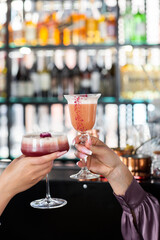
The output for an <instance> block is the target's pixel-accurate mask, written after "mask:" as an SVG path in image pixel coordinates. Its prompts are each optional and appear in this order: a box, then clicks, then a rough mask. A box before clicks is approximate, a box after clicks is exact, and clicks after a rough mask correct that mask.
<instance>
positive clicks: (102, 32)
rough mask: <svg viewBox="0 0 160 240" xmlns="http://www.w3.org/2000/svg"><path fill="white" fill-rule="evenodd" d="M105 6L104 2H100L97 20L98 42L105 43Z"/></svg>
mask: <svg viewBox="0 0 160 240" xmlns="http://www.w3.org/2000/svg"><path fill="white" fill-rule="evenodd" d="M106 14H107V6H106V2H105V0H103V1H102V7H101V15H100V18H99V20H98V28H99V32H100V42H101V43H107V34H108V33H107V18H106V17H107V16H106Z"/></svg>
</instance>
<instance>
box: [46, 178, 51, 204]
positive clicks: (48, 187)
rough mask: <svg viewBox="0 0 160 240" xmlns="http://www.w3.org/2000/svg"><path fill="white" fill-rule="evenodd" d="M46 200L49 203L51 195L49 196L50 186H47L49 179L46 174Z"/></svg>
mask: <svg viewBox="0 0 160 240" xmlns="http://www.w3.org/2000/svg"><path fill="white" fill-rule="evenodd" d="M46 198H47V201H48V202H49V200H50V198H51V195H50V186H49V177H48V174H47V175H46Z"/></svg>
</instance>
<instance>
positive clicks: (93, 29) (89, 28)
mask: <svg viewBox="0 0 160 240" xmlns="http://www.w3.org/2000/svg"><path fill="white" fill-rule="evenodd" d="M92 4H94V1H93V3H92V2H91V1H90V2H88V5H87V9H86V17H87V19H86V36H87V43H88V44H94V43H99V42H100V34H99V29H98V20H97V19H95V18H94V15H93V7H92Z"/></svg>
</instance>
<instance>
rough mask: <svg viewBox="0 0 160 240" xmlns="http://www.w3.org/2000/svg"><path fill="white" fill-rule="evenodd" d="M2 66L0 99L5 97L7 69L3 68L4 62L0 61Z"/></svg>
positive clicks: (0, 70)
mask: <svg viewBox="0 0 160 240" xmlns="http://www.w3.org/2000/svg"><path fill="white" fill-rule="evenodd" d="M1 61H2V66H1V68H0V97H7V92H6V74H7V68H6V67H5V60H4V59H1Z"/></svg>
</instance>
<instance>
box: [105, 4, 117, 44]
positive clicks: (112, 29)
mask: <svg viewBox="0 0 160 240" xmlns="http://www.w3.org/2000/svg"><path fill="white" fill-rule="evenodd" d="M106 20H107V42H108V43H115V41H116V15H115V10H114V6H113V7H111V6H107V19H106Z"/></svg>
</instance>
